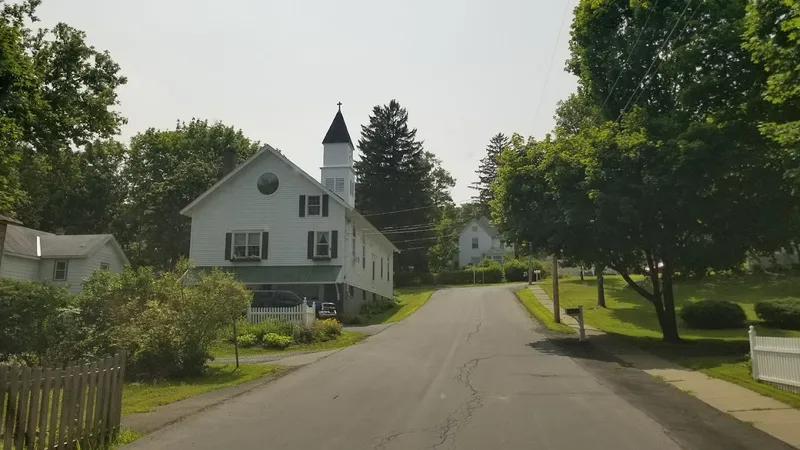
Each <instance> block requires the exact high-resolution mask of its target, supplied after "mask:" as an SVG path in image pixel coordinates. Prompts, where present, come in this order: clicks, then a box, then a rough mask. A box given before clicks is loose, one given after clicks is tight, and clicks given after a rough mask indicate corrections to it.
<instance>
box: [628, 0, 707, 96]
mask: <svg viewBox="0 0 800 450" xmlns="http://www.w3.org/2000/svg"><path fill="white" fill-rule="evenodd" d="M701 6H702V3H701V4H700V5H698V6H697V8H695V9H694V11H692V15H691V16H689V19H687V20H686V23H684V24H683V28H682V29H681V32H680V33H678V37H677V40H680V38H681V36H683V33H684V31H686V29H687V28H689V24H690V23H691V22H692V19H694V16H695V15H696V14H697V11H699V10H700V7H701ZM666 61H667V60H666V58H664V59H662V60H661V62H660V63H658V67H656V71H655V72H653V73H654V74H656V73H658V71H659V70H661V66H663V65H664V63H665V62H666ZM643 93H644V86H642V89H640V90H639V93H638V94H637V95H636V98H635V99H633V104H634V105H635V104H636V103H637V102H638V101H639V97H641V96H642V94H643Z"/></svg>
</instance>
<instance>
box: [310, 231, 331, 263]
mask: <svg viewBox="0 0 800 450" xmlns="http://www.w3.org/2000/svg"><path fill="white" fill-rule="evenodd" d="M314 256H315V257H317V258H328V257H330V256H331V232H330V231H315V232H314Z"/></svg>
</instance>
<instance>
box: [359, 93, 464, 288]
mask: <svg viewBox="0 0 800 450" xmlns="http://www.w3.org/2000/svg"><path fill="white" fill-rule="evenodd" d="M416 134H417V130H416V129H412V128H409V126H408V112H407V111H406V109H405V108H402V107H401V106H400V104H399V103H398V102H397V101H396V100H392V101H391V102H389V104H388V105H383V106H381V105H378V106H375V107H374V108H373V109H372V115H370V118H369V124H368V125H365V126H362V127H361V139H359V141H358V147H359V150H360V151H361V159H360V160H359V161H356V162H355V170H356V174H357V175H358V183H357V184H356V208H357V209H358V210H359V212H361V214H364V215H365V216H366V217H367V218H368V219H369V221H370V222H372V224H373V225H375V227H377V228H378V229H379V230H381V231H386V232H388V234H387V235H386V236H387V237H388V238H389V239H390V240H391V241H392V242H394V244H395V245H396V246H397V248H399V249H400V250H401V253H400V254H399V255H397V256H396V257H395V269H396V271H397V272H400V271H409V270H413V271H417V272H425V271H427V270H428V255H427V248H428V247H430V246H431V245H433V243H434V239H435V237H436V230H435V225H436V222H437V219H438V211H437V208H436V207H435V206H437V205H438V204H439V203H444V202H447V201H448V200H449V193H447V189H448V188H449V187H452V186H453V184H454V183H455V182H454V180H453V179H452V177H451V176H450V174H449V173H447V171H445V170H444V169H442V168H441V166H440V164H439V161H438V160H437V159H436V158H435V157H433V155H432V154H431V153H429V152H426V151H425V150H424V148H423V144H422V142H420V141H417V140H416Z"/></svg>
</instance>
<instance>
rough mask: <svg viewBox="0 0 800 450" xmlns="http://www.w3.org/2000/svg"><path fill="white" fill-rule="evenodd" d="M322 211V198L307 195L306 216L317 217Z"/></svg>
mask: <svg viewBox="0 0 800 450" xmlns="http://www.w3.org/2000/svg"><path fill="white" fill-rule="evenodd" d="M321 211H322V196H319V195H309V196H308V205H307V211H306V215H307V216H318V215H320V214H321Z"/></svg>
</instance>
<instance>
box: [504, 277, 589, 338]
mask: <svg viewBox="0 0 800 450" xmlns="http://www.w3.org/2000/svg"><path fill="white" fill-rule="evenodd" d="M514 295H516V296H517V300H519V302H520V303H522V305H523V306H524V307H525V309H527V310H528V314H529V315H530V316H531V317H533V318H534V319H536V320H537V321H539V323H541V324H542V325H544V326H545V327H546V328H547V329H548V330H550V331H557V332H560V333H575V330H573V329H572V328H571V327H568V326H566V325H564V324H563V323H556V322H555V321H554V320H553V313H552V312H550V311H548V310H547V308H545V307H544V306H543V305H542V304H541V303H539V300H536V296H534V295H533V292H531V290H530V289H528V288H527V287H526V288H522V289H520V290H518V291H516V292H514Z"/></svg>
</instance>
